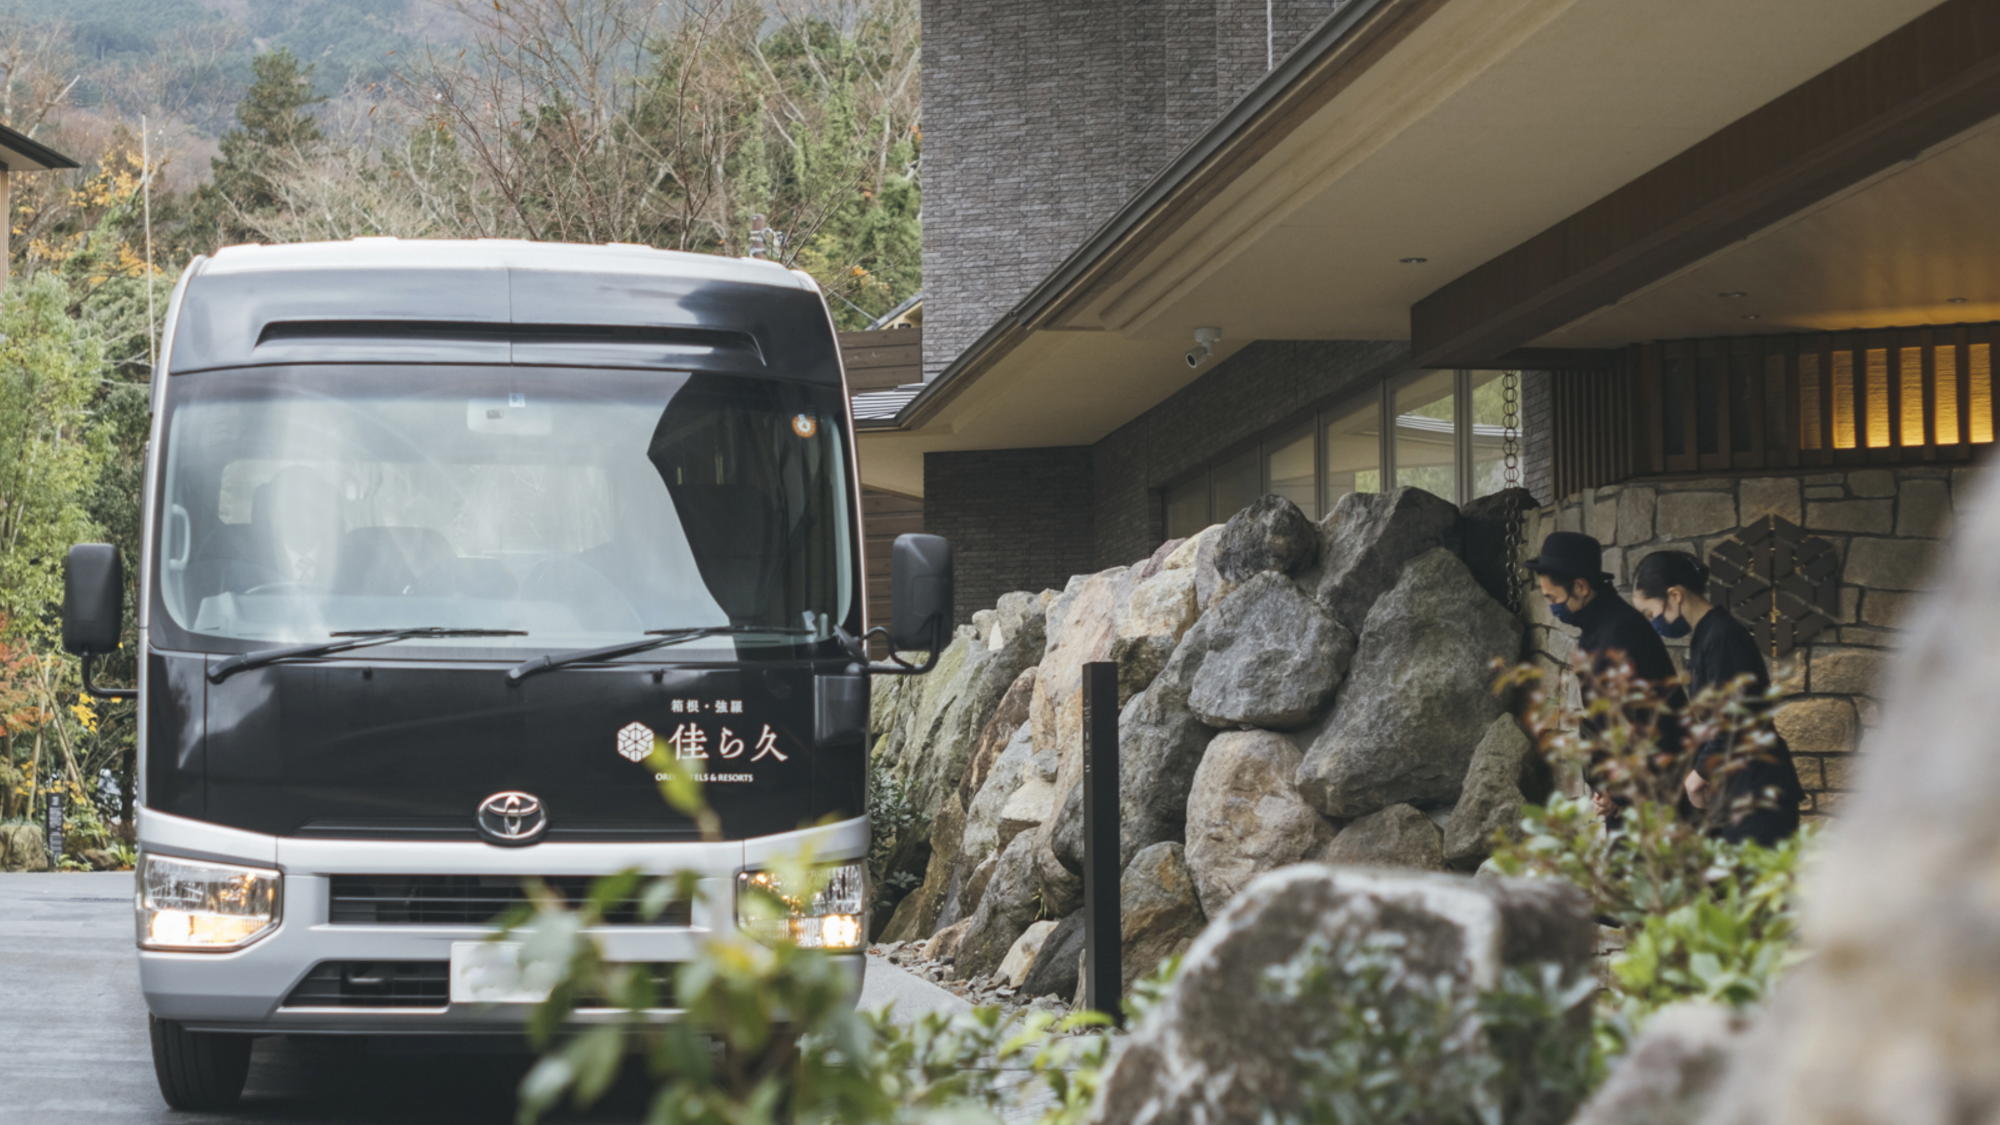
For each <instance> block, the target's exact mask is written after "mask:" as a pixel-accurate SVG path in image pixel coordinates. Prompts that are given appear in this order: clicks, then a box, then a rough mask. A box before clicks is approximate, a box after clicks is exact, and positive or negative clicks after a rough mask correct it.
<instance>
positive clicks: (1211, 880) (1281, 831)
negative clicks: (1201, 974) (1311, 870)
mask: <svg viewBox="0 0 2000 1125" xmlns="http://www.w3.org/2000/svg"><path fill="white" fill-rule="evenodd" d="M1303 756H1304V755H1302V754H1301V753H1300V752H1299V748H1298V747H1297V746H1295V745H1293V744H1292V740H1291V739H1289V738H1286V737H1285V736H1284V735H1282V734H1275V733H1273V732H1271V731H1262V730H1248V731H1225V732H1224V733H1222V734H1218V735H1216V736H1215V738H1214V740H1213V741H1211V742H1210V743H1209V744H1208V749H1207V750H1206V751H1204V752H1203V753H1202V756H1201V765H1200V767H1198V768H1197V769H1196V770H1195V774H1194V785H1193V791H1192V792H1191V793H1189V795H1188V805H1187V865H1188V870H1189V872H1190V873H1191V874H1192V875H1193V876H1194V885H1195V890H1196V892H1197V893H1198V894H1199V895H1200V896H1201V907H1202V910H1203V911H1204V912H1206V913H1208V914H1210V915H1214V914H1218V913H1220V912H1221V910H1222V908H1223V906H1224V905H1225V904H1227V903H1228V902H1229V900H1230V899H1231V898H1234V897H1235V896H1236V894H1237V892H1239V891H1241V890H1242V889H1243V888H1244V887H1246V886H1248V885H1249V883H1250V880H1252V879H1254V878H1256V877H1257V876H1259V875H1261V874H1263V873H1264V872H1266V871H1270V870H1272V869H1274V868H1279V867H1283V866H1285V865H1287V864H1292V863H1297V862H1299V861H1300V860H1302V859H1304V858H1305V857H1306V856H1308V855H1311V854H1313V853H1314V852H1315V851H1317V850H1318V849H1319V848H1321V847H1323V846H1324V845H1325V844H1326V843H1327V841H1329V840H1330V839H1332V837H1333V826H1332V825H1331V824H1329V823H1328V822H1327V820H1326V818H1325V817H1322V816H1320V815H1319V813H1318V812H1315V811H1314V810H1313V807H1312V806H1311V805H1308V804H1306V802H1305V798H1303V797H1301V796H1299V790H1298V784H1297V782H1296V780H1295V778H1296V777H1297V775H1298V772H1299V760H1300V759H1301V758H1302V757H1303Z"/></svg>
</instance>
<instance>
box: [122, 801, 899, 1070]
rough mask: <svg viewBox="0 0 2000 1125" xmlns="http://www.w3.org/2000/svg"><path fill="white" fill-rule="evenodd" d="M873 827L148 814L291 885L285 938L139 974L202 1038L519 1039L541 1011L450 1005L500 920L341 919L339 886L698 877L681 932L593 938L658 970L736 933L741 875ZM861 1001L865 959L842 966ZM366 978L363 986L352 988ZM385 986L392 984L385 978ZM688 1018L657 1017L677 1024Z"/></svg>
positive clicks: (278, 932)
mask: <svg viewBox="0 0 2000 1125" xmlns="http://www.w3.org/2000/svg"><path fill="white" fill-rule="evenodd" d="M867 843H868V824H867V821H866V820H865V819H861V818H857V819H854V820H848V821H842V822H839V823H836V824H831V825H827V826H824V827H820V828H813V829H806V830H803V831H799V832H791V833H784V834H780V835H773V836H763V837H757V838H754V839H750V840H742V841H728V842H720V843H647V844H626V843H618V844H596V843H590V844H584V843H544V844H538V845H535V846H533V847H527V848H499V847H493V846H491V845H487V844H483V843H477V842H455V841H454V842H409V841H375V840H302V839H296V838H278V837H268V836H258V835H254V834H251V833H245V832H240V831H236V830H233V829H224V828H219V827H217V826H214V825H207V824H203V823H201V822H199V821H193V820H188V819H185V818H181V817H174V816H169V815H166V814H161V813H154V812H152V811H150V810H144V811H142V812H141V815H140V846H141V848H142V849H143V850H147V851H151V852H155V853H157V854H160V855H163V856H164V855H175V856H181V857H185V858H188V859H206V860H215V861H219V862H225V863H237V864H246V865H255V866H264V867H275V868H277V869H278V870H279V871H280V872H281V873H282V875H283V887H282V891H281V902H282V906H281V909H280V920H279V923H278V925H277V927H276V928H275V929H273V930H271V931H270V932H268V933H267V934H266V935H265V936H263V937H262V938H260V939H258V940H256V941H255V942H253V943H251V944H250V945H248V946H246V947H244V948H242V949H239V950H234V951H230V952H224V953H191V952H169V951H163V950H150V949H143V948H142V949H141V950H140V951H139V979H140V986H141V989H142V991H143V992H144V993H145V997H146V1005H147V1007H148V1008H149V1009H150V1010H151V1011H152V1012H153V1014H154V1015H156V1016H159V1017H161V1018H163V1019H171V1020H177V1021H180V1022H181V1023H184V1024H186V1025H187V1026H188V1027H189V1028H191V1029H194V1030H197V1031H240V1032H265V1033H304V1034H314V1033H328V1034H399V1035H400V1034H453V1035H460V1034H466V1033H481V1032H493V1033H500V1034H513V1033H518V1032H519V1030H520V1028H521V1026H522V1024H523V1023H524V1022H525V1021H526V1019H527V1017H528V1014H529V1013H530V1012H531V1011H532V1010H533V1008H534V1005H532V1004H527V1003H512V1004H492V1003H458V1002H453V1001H452V1000H451V999H450V988H449V965H450V962H451V959H452V947H453V945H454V944H461V943H469V942H481V941H485V940H487V939H490V938H491V937H492V936H493V934H494V932H495V927H493V926H491V925H468V924H451V925H429V924H400V923H399V924H383V923H380V922H375V923H370V924H355V923H351V922H346V921H342V922H335V921H334V920H333V919H332V917H331V914H332V910H331V886H332V881H333V877H334V876H337V875H338V876H369V875H376V876H390V875H393V876H418V877H422V876H435V875H476V876H487V877H493V876H510V877H520V878H523V879H526V878H557V877H561V876H571V877H576V876H602V875H609V874H612V873H614V872H618V871H622V870H626V869H628V868H631V869H637V870H639V871H642V872H645V873H647V874H649V875H668V874H672V873H674V872H677V871H692V872H694V873H696V875H697V878H698V883H697V888H698V890H697V894H696V897H695V900H694V902H692V903H691V904H689V908H688V911H687V913H686V916H685V917H684V918H676V919H674V921H675V922H676V923H677V924H673V925H638V924H635V925H607V926H602V927H599V928H597V929H594V930H592V931H590V933H591V936H592V937H593V938H595V940H596V941H597V943H598V945H599V948H600V949H601V950H602V952H603V955H604V957H605V959H606V960H607V961H610V962H615V963H635V964H644V965H650V966H660V967H662V968H663V970H664V971H671V970H670V967H671V966H673V965H676V964H679V963H681V962H685V961H687V960H689V959H691V958H693V957H695V956H696V955H697V954H698V952H699V951H700V949H701V948H702V946H703V945H704V944H705V943H706V942H708V941H710V940H712V939H714V938H716V937H721V936H728V935H730V934H733V933H734V932H735V929H736V886H735V885H736V877H737V873H738V872H740V871H743V870H746V869H754V868H757V867H761V866H763V865H765V864H768V863H770V862H773V861H775V860H778V859H781V858H783V857H787V856H793V855H797V854H799V853H800V851H801V850H802V849H805V848H810V849H811V852H812V854H813V855H814V856H816V857H819V858H821V859H823V860H825V861H839V860H846V859H859V858H861V857H862V856H864V855H865V854H866V852H867ZM837 959H838V960H839V962H840V963H841V964H842V965H843V966H844V967H846V968H848V969H849V970H850V971H851V972H852V974H853V978H854V986H855V987H854V991H855V993H856V994H857V995H858V994H859V991H860V985H861V977H862V971H863V962H864V958H863V956H862V955H861V953H860V952H859V951H856V952H855V953H853V954H842V955H839V957H838V958H837ZM357 982H359V986H357ZM378 982H390V983H386V984H383V983H378ZM678 1014H679V1013H678V1009H675V1008H670V1007H669V1008H661V1009H657V1010H654V1011H650V1012H649V1013H648V1015H650V1016H655V1017H657V1018H661V1019H672V1018H675V1017H676V1016H677V1015H678ZM623 1018H626V1014H625V1013H624V1012H622V1011H621V1010H618V1009H613V1008H579V1009H578V1010H577V1012H576V1013H575V1015H574V1017H573V1022H576V1023H579V1024H588V1023H594V1022H603V1021H615V1020H620V1019H623Z"/></svg>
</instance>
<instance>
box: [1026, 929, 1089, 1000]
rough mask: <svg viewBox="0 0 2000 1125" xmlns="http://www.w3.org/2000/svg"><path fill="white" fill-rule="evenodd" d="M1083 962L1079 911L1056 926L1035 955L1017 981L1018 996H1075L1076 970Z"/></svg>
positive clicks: (1065, 997) (1067, 997)
mask: <svg viewBox="0 0 2000 1125" xmlns="http://www.w3.org/2000/svg"><path fill="white" fill-rule="evenodd" d="M1082 960H1083V911H1081V910H1076V911H1072V912H1071V913H1069V914H1068V915H1066V916H1065V917H1064V918H1063V920H1062V921H1060V922H1057V923H1056V928H1055V929H1053V930H1051V931H1049V936H1048V937H1047V938H1045V939H1044V940H1043V941H1042V950H1041V952H1040V953H1037V954H1035V963H1034V964H1033V965H1031V966H1029V967H1028V975H1027V977H1026V978H1024V979H1023V980H1022V981H1021V988H1020V994H1021V995H1022V996H1029V997H1033V996H1060V997H1062V998H1063V999H1065V1000H1067V999H1069V998H1070V997H1072V996H1074V995H1076V986H1077V979H1078V973H1077V967H1078V965H1079V964H1080V963H1081V962H1082Z"/></svg>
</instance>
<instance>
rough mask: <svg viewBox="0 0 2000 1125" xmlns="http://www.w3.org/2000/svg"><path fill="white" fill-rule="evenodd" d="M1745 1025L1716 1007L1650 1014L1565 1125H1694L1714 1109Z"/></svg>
mask: <svg viewBox="0 0 2000 1125" xmlns="http://www.w3.org/2000/svg"><path fill="white" fill-rule="evenodd" d="M1748 1022H1749V1021H1748V1020H1747V1019H1745V1018H1744V1017H1743V1016H1742V1015H1741V1014H1740V1013H1738V1012H1736V1011H1734V1010H1732V1009H1729V1008H1726V1007H1723V1006H1722V1005H1720V1004H1707V1003H1700V1002H1689V1003H1683V1004H1675V1005H1672V1006H1671V1007H1666V1008H1662V1009H1660V1010H1659V1011H1657V1012H1654V1013H1653V1014H1652V1015H1651V1016H1649V1017H1647V1019H1646V1025H1645V1027H1644V1029H1643V1030H1641V1031H1640V1033H1639V1038H1638V1039H1637V1041H1635V1042H1634V1043H1633V1044H1632V1047H1631V1049H1630V1050H1628V1051H1627V1052H1626V1053H1625V1057H1624V1058H1622V1059H1620V1060H1619V1061H1618V1063H1617V1065H1616V1066H1615V1067H1613V1069H1612V1071H1611V1074H1610V1075H1609V1076H1608V1077H1606V1078H1605V1080H1604V1085H1602V1086H1600V1087H1598V1089H1597V1092H1596V1093H1594V1094H1592V1095H1591V1096H1590V1100H1589V1101H1587V1102H1585V1103H1584V1104H1583V1107H1582V1108H1581V1109H1579V1110H1577V1113H1576V1116H1575V1117H1573V1118H1571V1119H1570V1125H1695V1122H1697V1121H1700V1120H1701V1119H1702V1115H1703V1114H1704V1113H1705V1112H1706V1111H1707V1110H1708V1109H1709V1108H1710V1107H1711V1106H1712V1105H1713V1102H1714V1098H1715V1088H1716V1086H1718V1085H1719V1084H1720V1083H1721V1080H1722V1074H1723V1070H1724V1068H1725V1067H1727V1066H1728V1063H1729V1056H1730V1055H1731V1054H1733V1053H1735V1052H1736V1051H1737V1050H1739V1049H1740V1047H1741V1045H1742V1044H1741V1040H1742V1035H1743V1029H1744V1027H1745V1026H1746V1025H1747V1024H1748Z"/></svg>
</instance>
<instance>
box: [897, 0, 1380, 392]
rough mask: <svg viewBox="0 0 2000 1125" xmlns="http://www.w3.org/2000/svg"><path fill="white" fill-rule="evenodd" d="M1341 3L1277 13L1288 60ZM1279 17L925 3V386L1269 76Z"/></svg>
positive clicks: (1320, 1) (1223, 1)
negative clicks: (1268, 42)
mask: <svg viewBox="0 0 2000 1125" xmlns="http://www.w3.org/2000/svg"><path fill="white" fill-rule="evenodd" d="M1343 2H1344V0H1275V2H1274V3H1272V4H1271V5H1270V6H1269V8H1268V10H1269V13H1270V17H1271V21H1270V22H1271V30H1272V33H1273V36H1272V37H1273V39H1274V42H1275V47H1276V51H1277V55H1278V57H1280V58H1282V57H1284V55H1285V53H1286V52H1288V51H1289V50H1291V48H1292V47H1293V46H1294V45H1296V44H1297V43H1298V42H1299V41H1300V40H1302V39H1303V38H1304V37H1305V36H1306V35H1307V34H1308V33H1309V32H1310V31H1311V30H1312V29H1313V28H1315V27H1317V26H1318V25H1319V24H1320V23H1321V22H1323V21H1324V20H1325V19H1326V18H1327V17H1328V16H1329V15H1331V14H1332V13H1333V12H1334V11H1336V10H1337V9H1339V8H1340V7H1341V6H1342V3H1343ZM1266 11H1267V6H1266V5H1265V4H1264V3H1263V2H1261V0H1167V2H1166V3H1151V2H1146V0H1098V2H1095V3H1089V4H1076V3H1062V2H1059V0H982V2H980V3H966V2H964V0H925V2H924V4H923V12H922V15H923V25H924V45H923V60H922V69H923V86H924V188H925V191H924V254H923V257H924V262H923V266H924V373H925V377H926V378H928V377H931V376H934V375H936V374H937V372H939V371H940V370H942V369H943V368H944V367H945V366H946V365H948V364H949V363H950V362H951V361H952V360H954V359H956V358H958V356H959V354H960V353H961V352H963V351H964V350H965V349H966V348H967V347H969V346H970V345H971V344H972V342H973V341H975V340H977V339H978V338H979V336H980V334H981V333H983V332H985V331H986V330H987V329H988V328H991V327H992V326H993V325H994V323H995V322H996V321H997V320H998V319H999V318H1000V315H1001V314H1002V313H1004V312H1005V311H1006V310H1007V309H1008V308H1010V307H1012V306H1013V304H1014V303H1015V302H1017V301H1019V300H1020V299H1021V298H1022V297H1023V296H1025V295H1026V294H1027V292H1028V290H1029V289H1031V288H1033V287H1034V285H1035V284H1036V283H1037V282H1039V281H1040V280H1041V279H1042V278H1043V277H1044V276H1046V275H1047V274H1048V272H1049V271H1050V270H1051V269H1053V268H1054V267H1055V266H1056V265H1057V264H1059V263H1060V262H1062V260H1063V259H1064V258H1066V257H1068V256H1069V254H1071V253H1072V252H1073V251H1075V250H1076V249H1077V248H1078V247H1079V246H1080V245H1082V243H1083V241H1084V240H1085V239H1086V238H1088V237H1089V236H1090V233H1091V232H1092V231H1094V230H1096V229H1097V227H1098V226H1099V225H1100V224H1102V223H1104V222H1105V221H1106V220H1107V219H1110V218H1111V217H1112V216H1113V215H1114V214H1115V213H1116V212H1117V211H1118V209H1119V208H1120V207H1121V206H1123V205H1124V203H1125V202H1126V201H1127V200H1128V199H1130V198H1131V197H1132V195H1133V194H1134V193H1135V192H1137V191H1138V190H1139V188H1140V187H1142V186H1143V185H1144V184H1145V183H1146V181H1147V180H1149V179H1151V178H1152V177H1153V175H1154V174H1156V173H1157V172H1159V171H1160V170H1161V169H1162V168H1164V167H1166V165H1167V163H1168V162H1169V161H1171V160H1172V159H1173V157H1174V155H1175V154H1176V153H1177V152H1179V151H1180V150H1181V149H1182V148H1183V147H1184V146H1185V145H1187V144H1188V143H1189V142H1190V141H1192V140H1194V139H1195V137H1197V136H1198V135H1199V134H1200V133H1201V131H1202V130H1203V129H1205V128H1207V127H1208V126H1209V125H1211V124H1212V123H1214V122H1215V121H1216V120H1218V119H1219V118H1220V117H1221V116H1222V114H1223V113H1224V112H1225V111H1226V110H1227V109H1228V108H1229V107H1230V106H1231V105H1233V104H1234V103H1235V102H1236V101H1237V100H1238V99H1240V98H1241V97H1242V96H1243V94H1244V93H1246V92H1247V91H1248V90H1249V89H1250V87H1251V86H1252V85H1254V84H1255V83H1256V81H1257V79H1258V78H1260V77H1262V76H1263V74H1264V72H1265V68H1264V63H1265V31H1266V21H1265V16H1266Z"/></svg>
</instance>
